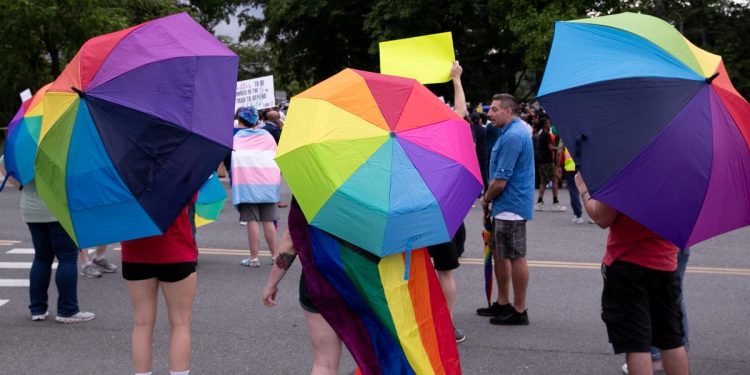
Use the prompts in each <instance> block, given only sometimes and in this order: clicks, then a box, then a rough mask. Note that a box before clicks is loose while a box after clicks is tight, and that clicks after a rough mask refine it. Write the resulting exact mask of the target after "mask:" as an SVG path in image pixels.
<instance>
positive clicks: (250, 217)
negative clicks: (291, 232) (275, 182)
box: [239, 203, 279, 223]
mask: <svg viewBox="0 0 750 375" xmlns="http://www.w3.org/2000/svg"><path fill="white" fill-rule="evenodd" d="M277 205H278V203H240V205H239V208H240V221H246V222H251V221H257V222H261V223H262V222H267V221H274V220H278V219H279V214H278V208H277Z"/></svg>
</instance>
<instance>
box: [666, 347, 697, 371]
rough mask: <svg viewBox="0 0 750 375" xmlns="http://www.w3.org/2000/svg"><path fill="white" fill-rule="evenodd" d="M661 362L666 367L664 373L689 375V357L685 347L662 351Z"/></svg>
mask: <svg viewBox="0 0 750 375" xmlns="http://www.w3.org/2000/svg"><path fill="white" fill-rule="evenodd" d="M661 362H662V364H663V365H664V372H666V373H667V375H687V374H688V372H689V371H690V370H689V367H688V356H687V351H685V347H684V346H681V347H679V348H676V349H669V350H662V352H661Z"/></svg>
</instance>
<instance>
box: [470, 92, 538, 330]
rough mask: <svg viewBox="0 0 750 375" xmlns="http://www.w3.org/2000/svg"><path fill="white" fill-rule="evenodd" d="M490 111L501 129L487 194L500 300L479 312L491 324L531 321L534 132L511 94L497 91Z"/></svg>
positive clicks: (526, 322) (487, 212)
mask: <svg viewBox="0 0 750 375" xmlns="http://www.w3.org/2000/svg"><path fill="white" fill-rule="evenodd" d="M488 116H489V118H490V120H492V126H494V127H498V128H501V129H502V132H501V135H500V138H499V139H498V141H497V143H496V144H495V146H494V147H493V148H492V154H491V156H490V178H491V181H490V185H489V188H488V189H487V192H486V193H485V194H484V197H482V207H483V208H484V212H485V215H486V216H490V217H491V219H494V222H495V225H494V231H493V232H494V233H493V234H492V236H491V238H490V248H491V249H492V250H493V256H494V260H495V277H496V278H497V284H498V300H497V302H495V303H494V304H492V306H490V307H487V308H480V309H478V310H477V314H479V315H482V316H492V318H491V319H490V323H492V324H498V325H527V324H529V318H528V314H527V312H526V289H527V287H528V284H529V268H528V265H527V264H526V221H527V220H531V217H532V215H533V212H534V209H533V208H534V150H533V145H532V141H531V132H530V131H529V128H528V125H526V124H525V123H524V122H523V121H522V120H521V119H520V118H519V117H518V103H517V102H516V99H515V98H514V97H513V96H512V95H509V94H497V95H495V96H493V97H492V105H490V111H489V115H488ZM490 203H491V204H492V210H491V211H490ZM511 280H512V282H513V304H512V305H511V303H510V284H511Z"/></svg>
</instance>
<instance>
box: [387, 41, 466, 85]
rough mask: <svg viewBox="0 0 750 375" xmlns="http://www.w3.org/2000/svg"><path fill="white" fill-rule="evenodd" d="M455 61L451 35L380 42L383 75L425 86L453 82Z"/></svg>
mask: <svg viewBox="0 0 750 375" xmlns="http://www.w3.org/2000/svg"><path fill="white" fill-rule="evenodd" d="M455 59H456V56H455V55H454V54H453V37H452V36H451V33H450V32H447V33H440V34H431V35H424V36H418V37H414V38H406V39H399V40H391V41H388V42H380V73H383V74H390V75H394V76H401V77H408V78H414V79H416V80H417V81H419V82H420V83H422V84H427V83H442V82H448V81H450V79H451V65H452V64H453V60H455Z"/></svg>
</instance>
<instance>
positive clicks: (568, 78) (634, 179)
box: [538, 13, 750, 248]
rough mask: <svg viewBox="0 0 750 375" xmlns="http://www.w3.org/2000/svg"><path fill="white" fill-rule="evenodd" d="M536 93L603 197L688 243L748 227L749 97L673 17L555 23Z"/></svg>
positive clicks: (718, 60)
mask: <svg viewBox="0 0 750 375" xmlns="http://www.w3.org/2000/svg"><path fill="white" fill-rule="evenodd" d="M538 97H539V101H540V102H541V104H542V105H543V107H544V108H545V109H546V110H547V112H548V113H549V114H550V117H551V118H552V120H553V121H554V122H555V124H556V126H557V128H558V129H559V131H560V135H561V136H562V139H563V141H564V142H565V144H566V145H567V146H568V147H569V148H570V149H571V153H572V154H573V159H574V161H575V163H576V165H578V166H579V167H580V169H581V174H582V175H583V177H584V178H585V180H586V184H587V185H588V188H589V192H590V193H591V195H592V196H593V197H594V198H596V199H598V200H600V201H602V202H605V203H606V204H608V205H609V206H611V207H613V208H615V209H617V210H618V211H620V212H622V213H624V214H625V215H627V216H629V217H631V218H633V219H635V220H636V221H638V222H640V223H641V224H643V225H644V226H646V227H648V228H649V229H651V230H653V231H654V232H656V233H658V234H660V235H662V236H663V237H664V238H666V239H668V240H670V241H671V242H673V243H674V244H675V245H677V246H679V247H680V248H685V247H688V246H691V245H693V244H695V243H698V242H700V241H703V240H705V239H708V238H710V237H713V236H716V235H719V234H722V233H725V232H727V231H730V230H733V229H736V228H740V227H743V226H746V225H750V173H748V171H750V146H749V145H750V105H749V104H748V102H747V101H746V100H745V99H744V98H742V96H741V95H740V94H739V93H738V92H737V90H735V88H734V87H733V86H732V83H731V82H730V80H729V76H728V75H727V71H726V69H725V68H724V63H723V62H722V60H721V57H720V56H717V55H713V54H710V53H708V52H706V51H703V50H701V49H699V48H698V47H696V46H694V45H693V44H692V43H690V42H689V41H688V40H687V39H685V38H684V37H683V36H682V35H680V33H679V32H677V30H675V29H674V27H672V26H671V25H670V24H668V23H666V22H664V21H662V20H660V19H658V18H654V17H651V16H646V15H642V14H633V13H623V14H617V15H613V16H606V17H599V18H590V19H583V20H576V21H568V22H557V23H556V24H555V36H554V39H553V41H552V50H551V51H550V56H549V59H548V61H547V68H546V71H545V73H544V80H543V81H542V85H541V88H540V90H539V95H538Z"/></svg>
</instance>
